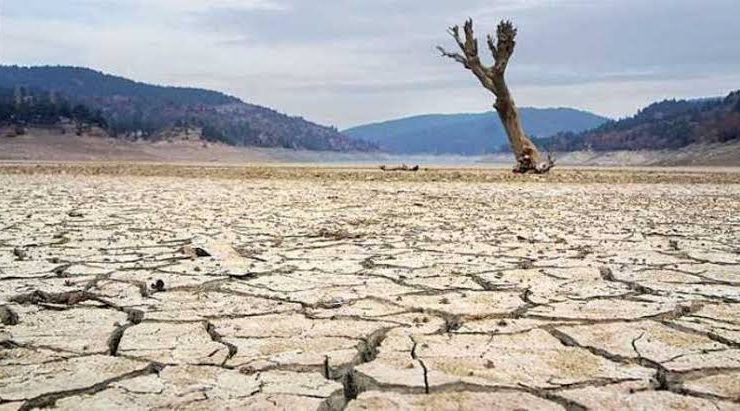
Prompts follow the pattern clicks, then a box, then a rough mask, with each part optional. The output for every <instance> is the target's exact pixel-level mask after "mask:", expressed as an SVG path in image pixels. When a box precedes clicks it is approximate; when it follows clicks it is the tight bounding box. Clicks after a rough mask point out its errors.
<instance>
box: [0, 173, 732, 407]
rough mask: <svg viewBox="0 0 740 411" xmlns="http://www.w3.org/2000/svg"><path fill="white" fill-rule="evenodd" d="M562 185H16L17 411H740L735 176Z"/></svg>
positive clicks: (10, 282) (1, 311)
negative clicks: (41, 410) (590, 410)
mask: <svg viewBox="0 0 740 411" xmlns="http://www.w3.org/2000/svg"><path fill="white" fill-rule="evenodd" d="M544 179H545V180H543V178H540V177H530V178H529V179H527V180H525V179H522V178H520V177H516V178H514V179H512V177H511V174H510V173H508V172H506V171H503V170H490V169H489V170H472V169H468V170H441V169H435V170H431V171H428V172H421V173H416V174H411V173H381V172H379V171H377V170H369V169H347V168H334V169H322V168H306V167H246V168H245V167H211V168H207V167H200V168H199V167H194V166H173V165H155V164H148V165H145V164H138V165H137V164H134V165H131V164H128V165H126V164H112V165H95V164H89V163H86V164H70V165H55V164H45V165H39V166H38V167H37V166H34V165H28V164H22V165H6V166H3V167H0V210H2V212H0V284H1V285H2V286H0V319H1V320H2V323H3V325H2V326H0V410H3V411H5V410H17V409H24V410H25V409H33V408H39V407H49V408H57V409H75V410H78V409H107V410H115V409H121V410H132V409H136V410H138V409H152V408H166V409H174V408H176V409H301V410H302V409H325V410H326V409H329V410H338V409H342V408H343V407H346V409H349V410H361V409H425V410H448V409H538V410H539V409H568V410H581V409H587V408H593V409H606V410H623V409H650V410H653V409H723V410H733V409H739V408H740V385H739V384H738V381H740V230H739V227H740V181H738V173H737V172H731V171H727V172H699V171H690V172H689V171H684V172H676V173H672V172H670V171H665V170H659V171H653V172H645V171H642V170H621V171H615V170H587V171H583V170H561V171H559V172H558V173H557V174H555V175H553V176H551V177H545V178H544ZM531 181H534V182H531ZM492 182H496V183H495V184H493V183H492ZM543 182H547V183H548V184H545V183H543ZM607 182H608V183H610V184H604V183H607Z"/></svg>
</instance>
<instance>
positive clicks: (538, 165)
mask: <svg viewBox="0 0 740 411" xmlns="http://www.w3.org/2000/svg"><path fill="white" fill-rule="evenodd" d="M553 167H555V159H554V158H553V157H552V155H551V154H548V155H547V161H544V162H536V161H532V160H531V159H530V158H529V156H524V157H523V158H521V159H519V162H518V163H517V165H516V166H514V169H513V170H512V171H513V172H514V173H515V174H547V173H549V172H550V170H551V169H552V168H553Z"/></svg>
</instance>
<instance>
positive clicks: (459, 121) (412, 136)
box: [342, 107, 609, 155]
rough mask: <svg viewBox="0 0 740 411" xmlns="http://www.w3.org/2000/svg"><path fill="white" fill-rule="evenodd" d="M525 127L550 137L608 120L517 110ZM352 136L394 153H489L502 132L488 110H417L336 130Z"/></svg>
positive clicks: (572, 112)
mask: <svg viewBox="0 0 740 411" xmlns="http://www.w3.org/2000/svg"><path fill="white" fill-rule="evenodd" d="M520 113H521V116H522V121H523V124H524V127H525V130H526V131H527V132H528V133H529V134H532V135H538V136H551V135H555V134H557V133H559V132H562V131H582V130H586V129H590V128H593V127H595V126H597V125H600V124H603V123H604V122H606V121H608V120H609V119H608V118H606V117H602V116H599V115H596V114H593V113H590V112H587V111H583V110H577V109H572V108H566V107H557V108H534V107H525V108H522V109H520ZM342 132H343V133H344V134H347V135H348V136H350V137H352V138H357V139H363V140H367V141H371V142H374V143H377V144H378V145H379V146H380V148H381V149H385V150H388V151H390V152H392V153H397V154H420V153H436V154H465V155H480V154H485V153H489V152H494V151H496V150H497V149H498V147H499V146H500V145H502V144H504V143H506V141H507V139H506V134H505V132H504V129H503V127H502V126H501V123H500V120H499V119H498V116H497V114H496V113H495V112H493V111H488V112H482V113H458V114H421V115H415V116H409V117H403V118H399V119H392V120H387V121H383V122H377V123H370V124H365V125H361V126H356V127H352V128H348V129H345V130H342Z"/></svg>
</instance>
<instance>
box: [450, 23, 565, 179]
mask: <svg viewBox="0 0 740 411" xmlns="http://www.w3.org/2000/svg"><path fill="white" fill-rule="evenodd" d="M463 29H464V34H465V39H464V40H463V39H462V37H461V36H460V27H458V26H454V27H451V28H450V30H449V33H450V35H451V36H452V38H454V39H455V42H456V43H457V45H458V47H459V48H460V50H461V51H462V54H461V53H451V52H448V51H447V50H445V49H444V48H443V47H441V46H440V47H437V48H438V49H439V51H440V52H441V53H442V55H443V56H444V57H449V58H451V59H453V60H455V61H457V62H458V63H460V64H462V65H463V66H464V67H465V68H466V69H468V70H470V71H471V72H472V73H473V74H475V76H476V77H477V78H478V80H479V81H480V83H481V84H482V85H483V87H485V88H486V89H487V90H489V91H491V92H492V93H493V94H494V96H496V102H495V104H494V105H493V107H494V108H495V109H496V112H497V113H498V116H499V118H500V119H501V123H503V125H504V129H505V130H506V135H507V136H508V138H509V144H510V146H511V150H512V151H513V152H514V156H515V157H516V161H517V165H516V167H515V168H514V171H515V172H517V173H538V174H543V173H547V172H548V171H550V169H551V168H552V167H553V166H554V165H555V162H554V161H553V159H552V156H550V155H548V156H547V159H546V160H543V159H542V156H541V155H540V152H539V151H538V150H537V147H536V146H535V145H534V143H532V140H530V139H529V138H528V137H527V136H526V134H524V129H523V128H522V123H521V120H520V119H519V111H518V110H517V108H516V105H515V104H514V99H513V98H512V97H511V92H510V91H509V87H508V86H507V85H506V80H505V78H504V74H505V73H506V67H507V65H508V64H509V59H510V58H511V55H512V54H514V46H515V45H516V28H515V27H514V25H513V24H512V23H511V22H510V21H506V20H505V21H502V22H501V23H499V25H498V28H497V30H496V41H495V42H494V39H493V37H492V36H491V35H488V38H487V40H488V41H487V43H488V49H489V50H490V51H491V54H492V55H493V61H494V63H493V65H492V66H490V67H487V66H486V65H484V64H483V63H482V62H481V59H480V57H479V56H478V40H477V39H476V38H475V34H474V33H473V20H472V19H468V20H467V21H466V22H465V27H464V28H463Z"/></svg>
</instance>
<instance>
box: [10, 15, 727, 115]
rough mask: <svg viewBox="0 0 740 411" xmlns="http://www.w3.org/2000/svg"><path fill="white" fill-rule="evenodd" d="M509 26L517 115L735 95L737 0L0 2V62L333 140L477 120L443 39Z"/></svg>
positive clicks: (480, 104) (475, 97)
mask: <svg viewBox="0 0 740 411" xmlns="http://www.w3.org/2000/svg"><path fill="white" fill-rule="evenodd" d="M468 16H470V17H473V18H474V19H475V21H476V24H477V29H478V32H479V34H480V35H481V36H482V35H483V32H485V31H491V30H493V28H494V27H495V24H496V22H497V21H498V20H499V19H501V18H509V19H512V20H513V21H514V22H515V24H516V25H517V26H518V27H519V43H518V45H517V50H516V54H515V57H514V60H513V62H512V64H511V65H510V67H509V81H510V86H511V88H512V89H513V92H514V94H515V97H516V99H517V103H518V104H519V105H520V106H538V107H552V106H568V107H576V108H581V109H586V110H591V111H594V112H597V113H600V114H605V115H608V116H612V117H619V116H624V115H628V114H631V113H633V112H634V111H635V110H636V109H637V108H638V107H640V106H644V105H645V104H647V103H649V102H651V101H654V100H656V99H662V98H668V97H699V96H714V95H722V94H726V93H727V92H729V91H730V90H731V89H738V88H740V41H738V39H740V24H738V16H740V1H738V0H457V1H453V0H0V63H2V64H21V65H37V64H64V65H77V66H87V67H92V68H96V69H99V70H102V71H105V72H109V73H113V74H118V75H123V76H126V77H130V78H133V79H137V80H141V81H146V82H153V83H158V84H170V85H182V86H198V87H206V88H212V89H217V90H220V91H224V92H227V93H229V94H233V95H236V96H238V97H241V98H243V99H244V100H246V101H248V102H252V103H256V104H261V105H267V106H270V107H274V108H277V109H279V110H280V111H283V112H287V113H290V114H295V115H302V116H305V117H307V118H309V119H312V120H315V121H318V122H321V123H324V124H329V125H336V126H339V127H340V128H342V127H347V126H352V125H356V124H361V123H364V122H370V121H378V120H384V119H389V118H395V117H401V116H406V115H411V114H420V113H432V112H434V113H452V112H464V111H475V112H479V111H484V110H487V109H489V108H490V106H491V103H492V101H491V97H490V96H489V95H488V94H487V93H486V92H485V91H484V90H482V89H481V88H480V87H479V86H478V85H477V83H476V80H475V79H474V78H473V77H472V75H471V74H469V73H467V72H464V71H463V69H462V67H460V66H458V65H456V64H455V63H453V62H452V61H446V60H443V59H442V58H441V57H439V55H438V53H437V52H436V50H435V46H436V45H438V44H442V45H446V46H448V47H450V48H451V47H452V44H451V39H449V38H448V37H447V35H446V33H445V29H446V28H447V27H448V26H450V25H452V24H455V23H461V22H462V21H463V20H464V19H465V18H466V17H468Z"/></svg>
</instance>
